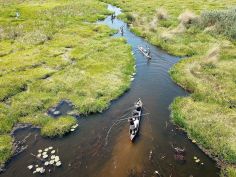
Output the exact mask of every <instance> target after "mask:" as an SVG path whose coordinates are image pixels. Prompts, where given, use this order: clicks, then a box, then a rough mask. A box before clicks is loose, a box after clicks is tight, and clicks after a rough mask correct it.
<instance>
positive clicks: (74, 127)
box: [71, 124, 79, 129]
mask: <svg viewBox="0 0 236 177" xmlns="http://www.w3.org/2000/svg"><path fill="white" fill-rule="evenodd" d="M78 126H79V125H78V124H75V125H73V126H72V127H71V129H76V128H77V127H78Z"/></svg>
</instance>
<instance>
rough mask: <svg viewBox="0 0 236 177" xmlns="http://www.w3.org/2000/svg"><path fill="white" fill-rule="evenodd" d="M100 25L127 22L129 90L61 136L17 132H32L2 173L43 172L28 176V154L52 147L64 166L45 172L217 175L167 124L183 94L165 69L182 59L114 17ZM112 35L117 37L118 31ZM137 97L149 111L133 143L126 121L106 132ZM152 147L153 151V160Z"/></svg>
mask: <svg viewBox="0 0 236 177" xmlns="http://www.w3.org/2000/svg"><path fill="white" fill-rule="evenodd" d="M108 8H109V9H110V10H113V11H115V12H116V14H119V13H120V9H118V8H115V7H113V6H110V5H109V6H108ZM99 23H102V24H106V25H108V26H110V27H111V28H114V29H119V28H120V27H121V26H123V25H124V26H125V27H124V36H123V37H124V38H126V39H127V42H128V44H129V45H131V46H132V50H133V52H134V57H135V59H136V69H137V74H136V76H135V80H134V81H133V83H132V86H131V88H130V90H129V91H128V92H127V93H125V94H124V95H123V96H122V97H120V98H119V99H118V100H115V101H113V102H112V104H111V106H110V108H109V109H108V110H106V111H105V112H104V113H102V114H93V115H90V116H88V117H86V119H83V118H81V119H79V125H80V126H79V129H78V130H77V131H75V132H73V133H71V134H68V135H67V136H65V137H64V138H57V139H53V140H51V139H47V138H42V137H41V136H40V135H38V133H39V131H38V130H37V129H29V128H26V129H23V130H18V131H16V138H17V139H23V137H25V136H26V135H27V134H29V133H30V134H31V135H30V137H29V139H28V141H27V144H28V146H29V148H28V149H27V150H26V151H24V152H23V153H21V154H19V155H18V156H16V157H14V158H13V159H12V160H11V161H10V163H9V165H8V166H7V171H6V172H5V173H3V174H1V176H4V177H13V176H17V177H18V176H19V177H23V176H24V177H30V176H41V175H32V174H31V172H30V171H29V170H28V169H27V168H26V167H27V166H28V165H29V164H31V163H32V161H33V160H34V158H33V157H32V156H31V155H30V153H36V151H37V150H38V149H42V148H44V147H47V146H51V145H52V146H54V147H55V148H57V149H58V151H59V155H60V157H61V160H62V163H63V166H62V167H61V168H58V169H56V170H55V172H53V173H47V174H46V175H45V176H52V177H65V176H66V177H75V176H78V177H127V176H145V177H146V176H147V177H151V176H155V175H154V172H155V171H158V172H159V173H160V174H161V176H162V177H169V176H172V177H189V176H191V175H192V176H193V177H215V176H218V173H219V169H218V168H216V164H215V162H214V161H212V160H211V159H210V158H209V157H208V156H206V155H205V154H204V153H203V152H202V151H201V150H199V148H197V146H196V145H195V144H193V143H192V142H191V141H190V140H188V139H187V137H186V135H185V133H183V132H182V131H179V130H177V129H176V127H175V126H173V125H172V124H171V123H170V111H169V109H168V107H169V105H170V103H171V102H172V101H173V99H174V98H175V97H176V96H186V95H187V93H186V92H185V91H184V90H183V89H181V88H180V87H178V86H177V85H176V84H174V83H173V81H172V80H171V79H170V77H169V75H168V70H169V69H170V68H171V67H172V66H173V64H175V63H176V62H177V61H178V60H179V59H180V58H178V57H174V56H171V55H168V54H167V53H166V52H164V51H162V50H160V49H158V48H157V47H155V46H153V45H151V44H149V43H148V42H146V41H145V40H143V39H142V38H140V37H137V36H135V35H134V34H133V33H131V32H130V31H129V29H128V28H127V26H126V24H125V23H123V22H122V21H120V20H117V19H115V20H114V21H113V23H112V22H111V17H107V18H106V19H105V20H104V21H102V22H99ZM114 37H120V34H116V35H114ZM138 45H142V46H148V47H149V48H150V49H151V52H152V57H153V58H152V60H151V61H149V62H148V61H147V60H146V59H145V58H144V57H143V55H142V54H141V53H140V52H139V51H138V50H137V46H138ZM139 97H140V98H142V100H143V102H144V104H145V111H144V113H150V114H149V115H148V116H144V117H143V118H142V122H141V129H140V132H139V136H138V137H137V139H136V141H135V143H131V142H130V140H129V135H128V122H127V121H124V122H121V123H120V124H118V125H117V126H115V127H114V128H113V129H112V131H111V133H110V134H109V136H107V132H108V130H109V128H110V126H111V125H112V124H113V123H114V121H115V120H118V119H120V117H121V116H122V115H124V114H125V113H129V110H127V108H130V107H131V106H132V105H133V103H134V102H135V101H136V100H137V98H139ZM129 115H130V114H129ZM106 137H107V138H106ZM106 140H107V141H106ZM172 144H174V145H175V146H178V147H184V148H185V149H186V154H185V162H181V161H176V160H175V158H174V150H173V148H172V146H171V145H172ZM150 151H152V157H151V158H150ZM194 156H197V157H198V158H200V160H201V161H202V162H203V163H204V165H198V164H196V163H195V162H194V160H193V157H194ZM156 176H158V175H156Z"/></svg>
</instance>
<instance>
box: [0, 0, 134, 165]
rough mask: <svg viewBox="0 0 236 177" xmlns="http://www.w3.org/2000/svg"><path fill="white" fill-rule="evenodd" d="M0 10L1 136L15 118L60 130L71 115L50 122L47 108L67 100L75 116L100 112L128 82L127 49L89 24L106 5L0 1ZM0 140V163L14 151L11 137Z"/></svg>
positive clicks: (130, 62) (47, 132) (92, 0)
mask: <svg viewBox="0 0 236 177" xmlns="http://www.w3.org/2000/svg"><path fill="white" fill-rule="evenodd" d="M16 12H19V13H20V17H19V18H16ZM0 14H1V15H0V101H1V102H0V136H1V137H9V133H10V132H11V130H12V128H13V126H14V125H15V124H16V123H18V122H22V123H31V124H33V125H36V126H40V127H41V134H42V135H43V136H49V137H53V136H62V135H63V134H64V133H66V132H68V130H69V129H70V127H71V125H72V124H75V121H76V120H75V119H74V118H72V117H62V118H59V119H57V120H54V119H53V118H51V117H49V116H47V115H45V113H46V112H47V110H48V109H49V108H51V107H53V106H55V105H56V104H57V103H58V102H59V101H61V100H63V99H67V100H70V101H72V102H73V104H74V107H75V110H74V111H76V112H77V113H78V114H89V113H92V112H101V111H102V110H104V109H106V108H107V107H108V106H109V103H110V101H111V100H113V99H115V98H117V97H118V96H120V95H121V94H122V93H123V92H124V91H126V90H127V89H128V88H129V86H130V82H131V80H130V77H131V75H132V73H133V72H134V68H133V66H134V59H133V56H132V55H131V48H130V47H129V46H128V45H127V44H126V41H125V40H124V39H121V38H120V39H117V38H111V37H110V36H111V35H112V34H114V31H113V30H111V29H109V28H108V27H107V26H104V25H98V24H94V22H96V21H97V20H99V19H103V18H105V16H106V15H108V14H110V12H109V11H108V10H107V5H106V4H105V3H102V2H99V1H96V0H88V1H85V2H84V1H75V0H69V1H67V0H59V1H58V0H57V1H56V0H52V1H43V2H40V3H39V2H38V1H35V0H30V1H18V0H17V1H8V0H0ZM111 51H112V52H111ZM1 145H2V146H3V148H2V147H1V148H2V149H3V150H0V165H2V164H3V163H4V162H5V161H6V160H7V159H8V158H9V157H10V155H11V153H10V152H11V151H12V150H11V140H9V138H2V140H1ZM6 149H7V150H6ZM6 151H8V152H6Z"/></svg>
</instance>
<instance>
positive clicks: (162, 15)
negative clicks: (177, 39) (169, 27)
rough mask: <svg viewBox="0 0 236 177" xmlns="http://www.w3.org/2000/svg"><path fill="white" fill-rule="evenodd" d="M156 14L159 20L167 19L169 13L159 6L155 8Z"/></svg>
mask: <svg viewBox="0 0 236 177" xmlns="http://www.w3.org/2000/svg"><path fill="white" fill-rule="evenodd" d="M156 16H157V18H158V19H159V20H167V19H168V17H169V15H168V12H167V10H166V9H164V8H163V7H160V8H158V9H157V10H156Z"/></svg>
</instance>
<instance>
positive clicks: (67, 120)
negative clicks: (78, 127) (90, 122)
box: [41, 117, 76, 137]
mask: <svg viewBox="0 0 236 177" xmlns="http://www.w3.org/2000/svg"><path fill="white" fill-rule="evenodd" d="M75 124H76V119H75V118H73V117H60V118H58V119H56V120H50V121H48V122H47V123H46V124H45V125H44V126H43V128H42V130H41V134H42V135H43V136H49V137H55V136H62V135H64V134H65V133H68V132H69V131H70V129H71V127H72V126H73V125H75Z"/></svg>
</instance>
